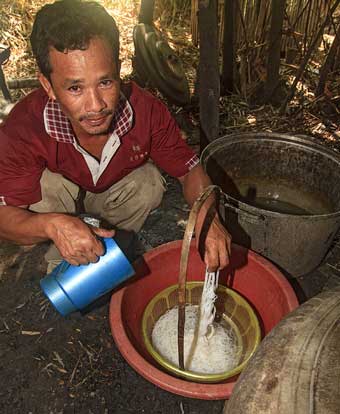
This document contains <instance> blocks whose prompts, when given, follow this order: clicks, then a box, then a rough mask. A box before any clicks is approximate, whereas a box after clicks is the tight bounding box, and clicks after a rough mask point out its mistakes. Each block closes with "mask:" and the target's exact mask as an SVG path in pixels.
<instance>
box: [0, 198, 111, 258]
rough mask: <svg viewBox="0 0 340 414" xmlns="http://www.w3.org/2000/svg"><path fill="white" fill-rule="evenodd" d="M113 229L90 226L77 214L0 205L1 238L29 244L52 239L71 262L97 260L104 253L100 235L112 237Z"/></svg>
mask: <svg viewBox="0 0 340 414" xmlns="http://www.w3.org/2000/svg"><path fill="white" fill-rule="evenodd" d="M113 234H114V231H111V230H104V229H99V228H98V229H97V228H91V229H90V227H89V226H87V225H86V224H85V223H83V221H82V220H80V219H79V218H77V217H73V216H70V215H67V214H59V213H32V212H30V211H28V210H27V206H23V207H12V206H0V238H1V239H4V240H8V241H13V242H15V243H17V244H23V245H30V244H35V243H39V242H42V241H45V240H52V241H53V242H54V243H55V245H56V247H57V248H58V250H59V251H60V253H61V255H62V256H63V258H64V259H65V260H67V261H68V262H69V263H71V264H74V265H78V264H87V263H89V262H96V261H97V260H98V256H101V255H102V254H104V247H103V245H102V243H101V242H100V241H99V240H98V239H97V237H96V235H97V236H101V237H112V236H113Z"/></svg>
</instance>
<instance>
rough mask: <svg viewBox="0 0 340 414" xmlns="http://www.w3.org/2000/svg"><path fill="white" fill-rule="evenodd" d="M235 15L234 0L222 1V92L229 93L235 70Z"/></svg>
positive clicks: (232, 87) (231, 90)
mask: <svg viewBox="0 0 340 414" xmlns="http://www.w3.org/2000/svg"><path fill="white" fill-rule="evenodd" d="M235 17H236V3H235V0H226V1H225V2H224V31H223V46H222V57H223V62H222V76H221V83H222V94H226V93H231V92H233V90H234V70H235V39H236V35H235V30H236V25H235V24H234V22H235Z"/></svg>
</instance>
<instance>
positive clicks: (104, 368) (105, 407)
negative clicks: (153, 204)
mask: <svg viewBox="0 0 340 414" xmlns="http://www.w3.org/2000/svg"><path fill="white" fill-rule="evenodd" d="M167 181H168V191H167V192H166V195H165V197H164V201H163V204H162V206H161V207H160V208H159V209H158V210H156V211H155V212H154V213H153V214H152V215H151V216H150V217H149V219H148V221H147V223H146V224H145V226H144V228H143V230H142V231H141V234H140V239H141V240H142V242H143V244H144V246H145V247H146V249H147V248H150V247H151V246H156V245H159V244H162V243H164V242H167V241H171V240H175V239H181V238H182V236H183V230H184V224H183V223H185V220H186V218H187V214H188V208H187V206H186V205H185V203H184V201H183V198H182V195H181V191H180V188H179V185H178V184H177V182H176V181H175V180H173V179H170V178H168V179H167ZM47 247H48V245H47V244H46V243H45V244H41V245H37V246H34V247H32V248H22V247H18V246H14V245H12V244H9V243H4V242H2V243H1V244H0V266H1V272H0V412H1V413H2V414H7V413H8V414H17V413H20V414H23V413H25V414H28V413H32V414H33V413H34V414H35V413H39V414H42V413H48V414H57V413H65V414H68V413H77V414H78V413H79V414H80V413H81V414H82V413H84V414H85V413H94V414H97V413H98V414H100V413H119V414H124V413H155V414H156V413H162V414H168V413H169V414H170V413H176V414H177V413H178V414H182V413H185V414H189V413H190V414H194V413H195V414H196V413H205V412H207V413H212V414H214V413H221V411H222V407H223V401H200V400H193V399H188V398H184V397H181V396H177V395H173V394H170V393H168V392H166V391H163V390H161V389H159V388H158V387H156V386H154V385H153V384H151V383H149V382H147V381H146V380H144V379H143V378H142V377H141V376H140V375H139V374H137V373H136V372H135V371H134V370H133V369H132V368H130V366H129V365H128V364H127V363H126V362H125V360H124V359H123V358H122V356H121V355H120V352H119V351H118V350H117V348H116V346H115V344H114V342H113V339H112V336H111V332H110V327H109V323H108V303H107V304H105V305H103V306H102V307H101V308H99V309H95V310H93V311H91V312H89V313H88V314H86V315H81V314H79V313H75V314H72V315H70V316H68V317H66V318H64V317H62V316H60V315H58V314H57V312H56V311H55V310H54V309H53V308H52V307H51V305H50V304H49V303H48V301H47V299H46V298H45V297H44V295H43V293H42V291H41V289H40V286H39V280H40V279H41V278H42V277H43V276H44V275H45V273H46V264H45V262H44V259H43V254H44V252H45V251H46V249H47Z"/></svg>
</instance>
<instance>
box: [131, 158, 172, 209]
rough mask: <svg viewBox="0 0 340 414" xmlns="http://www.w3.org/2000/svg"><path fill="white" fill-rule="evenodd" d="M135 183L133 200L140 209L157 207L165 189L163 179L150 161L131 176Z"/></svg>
mask: <svg viewBox="0 0 340 414" xmlns="http://www.w3.org/2000/svg"><path fill="white" fill-rule="evenodd" d="M133 181H134V183H135V186H136V188H135V191H136V193H135V197H134V202H135V203H136V205H138V206H139V208H141V209H142V210H149V211H151V210H153V209H155V208H157V207H158V206H159V205H160V203H161V201H162V198H163V194H164V191H165V179H164V178H163V177H162V175H161V173H160V172H159V170H158V168H157V167H155V166H154V165H153V164H151V163H147V164H145V165H144V166H143V167H141V168H140V171H138V172H137V171H136V174H135V175H134V177H133Z"/></svg>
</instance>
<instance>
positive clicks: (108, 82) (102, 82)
mask: <svg viewBox="0 0 340 414" xmlns="http://www.w3.org/2000/svg"><path fill="white" fill-rule="evenodd" d="M100 84H101V85H102V86H111V85H112V80H111V79H105V80H102V81H101V82H100Z"/></svg>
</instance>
